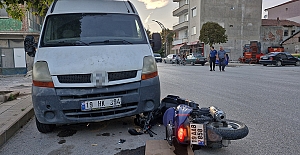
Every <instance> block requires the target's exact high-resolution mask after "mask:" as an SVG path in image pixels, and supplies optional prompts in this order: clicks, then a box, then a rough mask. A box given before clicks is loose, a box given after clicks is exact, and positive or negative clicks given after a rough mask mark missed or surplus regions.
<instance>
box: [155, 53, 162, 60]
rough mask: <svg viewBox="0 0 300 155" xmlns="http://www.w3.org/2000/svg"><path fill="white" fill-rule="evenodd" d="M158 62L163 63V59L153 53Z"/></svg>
mask: <svg viewBox="0 0 300 155" xmlns="http://www.w3.org/2000/svg"><path fill="white" fill-rule="evenodd" d="M153 54H154V58H155V61H156V62H162V58H161V56H160V54H159V53H153Z"/></svg>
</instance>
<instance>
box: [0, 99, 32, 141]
mask: <svg viewBox="0 0 300 155" xmlns="http://www.w3.org/2000/svg"><path fill="white" fill-rule="evenodd" d="M2 104H8V105H13V106H11V107H10V108H9V109H8V110H6V111H4V112H3V113H1V122H0V124H1V125H0V126H1V127H0V146H2V145H3V144H5V143H6V142H7V141H8V139H9V138H11V137H12V136H13V135H14V134H15V133H16V132H17V131H18V130H19V129H20V128H22V127H23V126H24V125H25V124H26V123H27V122H28V121H29V120H30V119H31V118H32V117H33V116H34V111H33V106H32V101H31V95H27V96H25V99H21V100H14V101H9V102H5V103H2Z"/></svg>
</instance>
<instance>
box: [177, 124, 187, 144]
mask: <svg viewBox="0 0 300 155" xmlns="http://www.w3.org/2000/svg"><path fill="white" fill-rule="evenodd" d="M186 136H187V129H186V128H185V127H184V126H183V125H181V126H180V127H179V129H178V131H177V138H178V140H179V141H180V142H183V141H184V139H185V137H186Z"/></svg>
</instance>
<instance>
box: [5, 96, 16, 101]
mask: <svg viewBox="0 0 300 155" xmlns="http://www.w3.org/2000/svg"><path fill="white" fill-rule="evenodd" d="M16 98H17V96H16V95H13V94H10V95H9V97H8V99H7V101H12V100H14V99H16Z"/></svg>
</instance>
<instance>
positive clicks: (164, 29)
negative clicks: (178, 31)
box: [152, 20, 168, 56]
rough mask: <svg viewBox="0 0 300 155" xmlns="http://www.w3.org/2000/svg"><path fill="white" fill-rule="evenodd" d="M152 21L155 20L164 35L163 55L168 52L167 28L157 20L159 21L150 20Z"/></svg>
mask: <svg viewBox="0 0 300 155" xmlns="http://www.w3.org/2000/svg"><path fill="white" fill-rule="evenodd" d="M152 21H154V22H156V23H157V24H158V25H159V26H160V28H161V29H162V32H163V31H164V36H165V56H167V54H168V51H167V50H168V49H167V47H168V46H167V43H168V39H167V29H166V27H165V26H164V25H163V24H162V23H161V22H159V21H157V20H152Z"/></svg>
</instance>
